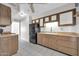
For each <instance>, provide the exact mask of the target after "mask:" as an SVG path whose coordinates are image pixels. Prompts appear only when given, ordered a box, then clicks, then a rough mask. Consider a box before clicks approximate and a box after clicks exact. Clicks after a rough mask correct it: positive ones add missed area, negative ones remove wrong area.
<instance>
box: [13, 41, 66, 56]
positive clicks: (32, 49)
mask: <svg viewBox="0 0 79 59" xmlns="http://www.w3.org/2000/svg"><path fill="white" fill-rule="evenodd" d="M19 47H20V48H19V50H18V52H17V53H16V54H14V55H13V56H67V55H65V54H62V53H60V52H57V51H54V50H51V49H49V48H46V47H43V46H40V45H36V44H32V43H29V42H25V41H21V42H20V45H19Z"/></svg>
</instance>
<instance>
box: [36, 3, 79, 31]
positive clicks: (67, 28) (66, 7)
mask: <svg viewBox="0 0 79 59" xmlns="http://www.w3.org/2000/svg"><path fill="white" fill-rule="evenodd" d="M73 8H75V5H74V4H67V5H64V6H62V7H59V8H56V9H53V10H51V11H48V12H45V13H42V14H41V15H39V17H43V16H46V15H50V14H55V13H59V12H62V11H66V10H69V9H73ZM37 18H38V16H37ZM52 25H53V24H52ZM52 29H53V26H52ZM50 30H51V27H49V28H46V27H44V28H41V31H46V32H47V31H48V32H50ZM52 32H79V17H76V25H75V26H63V27H58V26H56V27H55V29H54V30H53V31H52Z"/></svg>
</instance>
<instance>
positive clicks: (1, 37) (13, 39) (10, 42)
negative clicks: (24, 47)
mask: <svg viewBox="0 0 79 59" xmlns="http://www.w3.org/2000/svg"><path fill="white" fill-rule="evenodd" d="M17 50H18V35H17V34H14V33H3V34H0V56H9V55H13V54H15V53H16V52H17Z"/></svg>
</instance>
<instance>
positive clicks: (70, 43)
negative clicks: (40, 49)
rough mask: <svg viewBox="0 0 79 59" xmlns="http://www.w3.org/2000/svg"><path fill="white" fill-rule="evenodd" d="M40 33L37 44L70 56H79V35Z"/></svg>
mask: <svg viewBox="0 0 79 59" xmlns="http://www.w3.org/2000/svg"><path fill="white" fill-rule="evenodd" d="M60 34H61V33H52V34H47V33H38V35H37V43H38V44H41V45H44V46H46V47H48V48H52V49H55V50H58V51H61V52H63V53H66V54H69V55H79V34H78V35H77V34H76V35H75V34H74V35H72V34H69V35H68V34H61V35H60Z"/></svg>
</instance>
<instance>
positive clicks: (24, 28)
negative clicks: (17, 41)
mask: <svg viewBox="0 0 79 59" xmlns="http://www.w3.org/2000/svg"><path fill="white" fill-rule="evenodd" d="M21 39H22V40H24V41H27V42H29V16H28V15H27V16H26V18H25V19H24V20H23V21H21Z"/></svg>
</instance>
